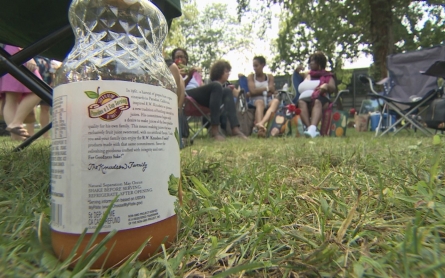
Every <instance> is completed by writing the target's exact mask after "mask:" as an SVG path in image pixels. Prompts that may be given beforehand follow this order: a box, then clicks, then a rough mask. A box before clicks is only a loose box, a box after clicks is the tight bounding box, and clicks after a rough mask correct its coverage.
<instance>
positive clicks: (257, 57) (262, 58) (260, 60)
mask: <svg viewBox="0 0 445 278" xmlns="http://www.w3.org/2000/svg"><path fill="white" fill-rule="evenodd" d="M253 60H257V61H258V62H259V63H260V64H261V65H265V64H266V59H265V58H264V57H263V56H255V57H253Z"/></svg>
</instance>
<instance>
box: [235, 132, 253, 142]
mask: <svg viewBox="0 0 445 278" xmlns="http://www.w3.org/2000/svg"><path fill="white" fill-rule="evenodd" d="M232 134H233V135H234V136H236V137H239V138H241V139H244V140H249V138H247V136H246V135H244V133H242V132H241V131H238V132H234V133H232Z"/></svg>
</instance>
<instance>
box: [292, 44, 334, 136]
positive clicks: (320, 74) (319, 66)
mask: <svg viewBox="0 0 445 278" xmlns="http://www.w3.org/2000/svg"><path fill="white" fill-rule="evenodd" d="M326 63H327V59H326V56H325V55H324V54H323V53H322V52H319V51H317V52H315V53H314V54H312V55H311V56H310V57H309V67H310V69H311V71H310V72H309V74H308V75H307V76H306V77H305V79H304V80H303V82H301V83H300V85H299V86H298V91H299V92H300V97H299V99H298V107H299V108H300V110H301V114H300V117H301V121H302V122H303V124H304V125H305V126H306V130H305V132H304V134H305V135H306V137H312V138H313V137H317V136H320V132H319V131H318V130H317V126H318V124H319V123H320V121H321V117H322V114H323V109H326V108H327V106H328V105H329V98H328V93H329V92H334V91H335V81H334V78H332V74H331V73H330V72H327V71H326V70H325V68H326ZM301 70H302V67H298V68H297V69H296V70H295V71H296V72H297V73H300V71H301Z"/></svg>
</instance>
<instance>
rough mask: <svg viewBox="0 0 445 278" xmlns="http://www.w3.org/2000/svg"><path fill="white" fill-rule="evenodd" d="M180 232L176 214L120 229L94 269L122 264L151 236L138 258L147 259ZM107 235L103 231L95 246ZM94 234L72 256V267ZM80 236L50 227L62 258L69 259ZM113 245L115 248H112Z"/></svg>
mask: <svg viewBox="0 0 445 278" xmlns="http://www.w3.org/2000/svg"><path fill="white" fill-rule="evenodd" d="M177 232H178V217H177V216H176V215H174V216H172V217H169V218H167V219H165V220H162V221H159V222H157V223H155V224H152V225H147V226H143V227H140V228H134V229H128V230H123V231H119V232H117V233H116V234H115V235H114V237H112V238H111V239H110V240H109V241H108V242H107V243H106V245H105V247H106V248H107V250H106V251H105V252H104V253H103V254H102V256H100V257H99V259H98V260H97V261H95V262H94V263H93V265H92V267H91V268H92V269H100V268H105V269H106V268H110V267H115V266H119V265H120V264H122V263H124V262H125V261H126V259H128V258H129V257H130V256H131V255H132V254H133V253H134V252H135V251H136V250H138V248H139V247H141V245H142V244H143V243H144V241H145V240H147V238H151V239H150V241H149V242H148V244H147V246H146V247H145V248H144V250H143V251H142V253H141V254H140V255H139V260H142V261H143V260H146V259H148V258H149V257H150V256H152V255H153V254H154V253H155V252H156V251H157V250H158V251H161V250H162V249H161V248H160V246H161V244H162V243H164V244H165V247H166V248H167V247H169V246H170V245H171V244H172V243H173V242H174V241H175V239H176V235H177ZM107 234H108V233H100V234H99V235H98V237H97V239H96V241H95V242H94V243H93V247H94V245H95V244H98V243H99V242H100V241H102V239H103V238H104V237H105V236H106V235H107ZM91 236H92V234H86V235H85V237H84V239H83V241H82V243H81V244H80V246H79V249H78V250H77V252H76V256H75V258H74V259H73V263H72V264H71V265H70V266H71V267H74V266H75V265H76V262H77V259H78V258H79V257H80V255H81V254H82V252H83V250H84V249H85V246H86V245H87V244H88V241H89V240H90V238H91ZM79 237H80V235H78V234H68V233H61V232H57V231H55V230H51V241H52V245H53V249H54V252H55V253H56V256H57V257H58V258H59V259H60V260H62V261H64V260H66V259H67V258H68V256H69V255H70V253H71V250H73V248H74V246H75V245H76V243H77V241H78V240H79ZM113 245H114V247H113ZM112 247H113V250H111V248H112ZM105 259H106V261H105Z"/></svg>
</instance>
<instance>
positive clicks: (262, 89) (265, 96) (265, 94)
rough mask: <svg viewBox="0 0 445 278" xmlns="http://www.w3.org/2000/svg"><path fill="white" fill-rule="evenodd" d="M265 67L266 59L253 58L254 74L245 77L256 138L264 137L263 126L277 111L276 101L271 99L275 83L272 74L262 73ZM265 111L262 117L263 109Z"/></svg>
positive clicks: (277, 102) (277, 103) (264, 130)
mask: <svg viewBox="0 0 445 278" xmlns="http://www.w3.org/2000/svg"><path fill="white" fill-rule="evenodd" d="M265 65H266V59H264V57H263V56H256V57H254V58H253V70H254V72H255V73H252V74H250V75H249V76H248V77H247V84H248V86H249V93H248V97H249V98H250V103H251V104H252V105H253V106H255V108H256V109H255V123H256V125H255V128H256V129H257V130H258V136H260V137H265V136H266V129H265V128H264V124H265V123H266V122H267V121H268V120H269V117H270V115H271V113H272V112H275V111H276V110H277V109H278V105H279V101H278V99H274V98H272V96H273V95H274V93H275V81H274V77H273V75H272V74H265V73H264V72H263V69H264V66H265ZM266 107H269V109H267V111H266V114H265V115H264V109H265V108H266Z"/></svg>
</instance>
